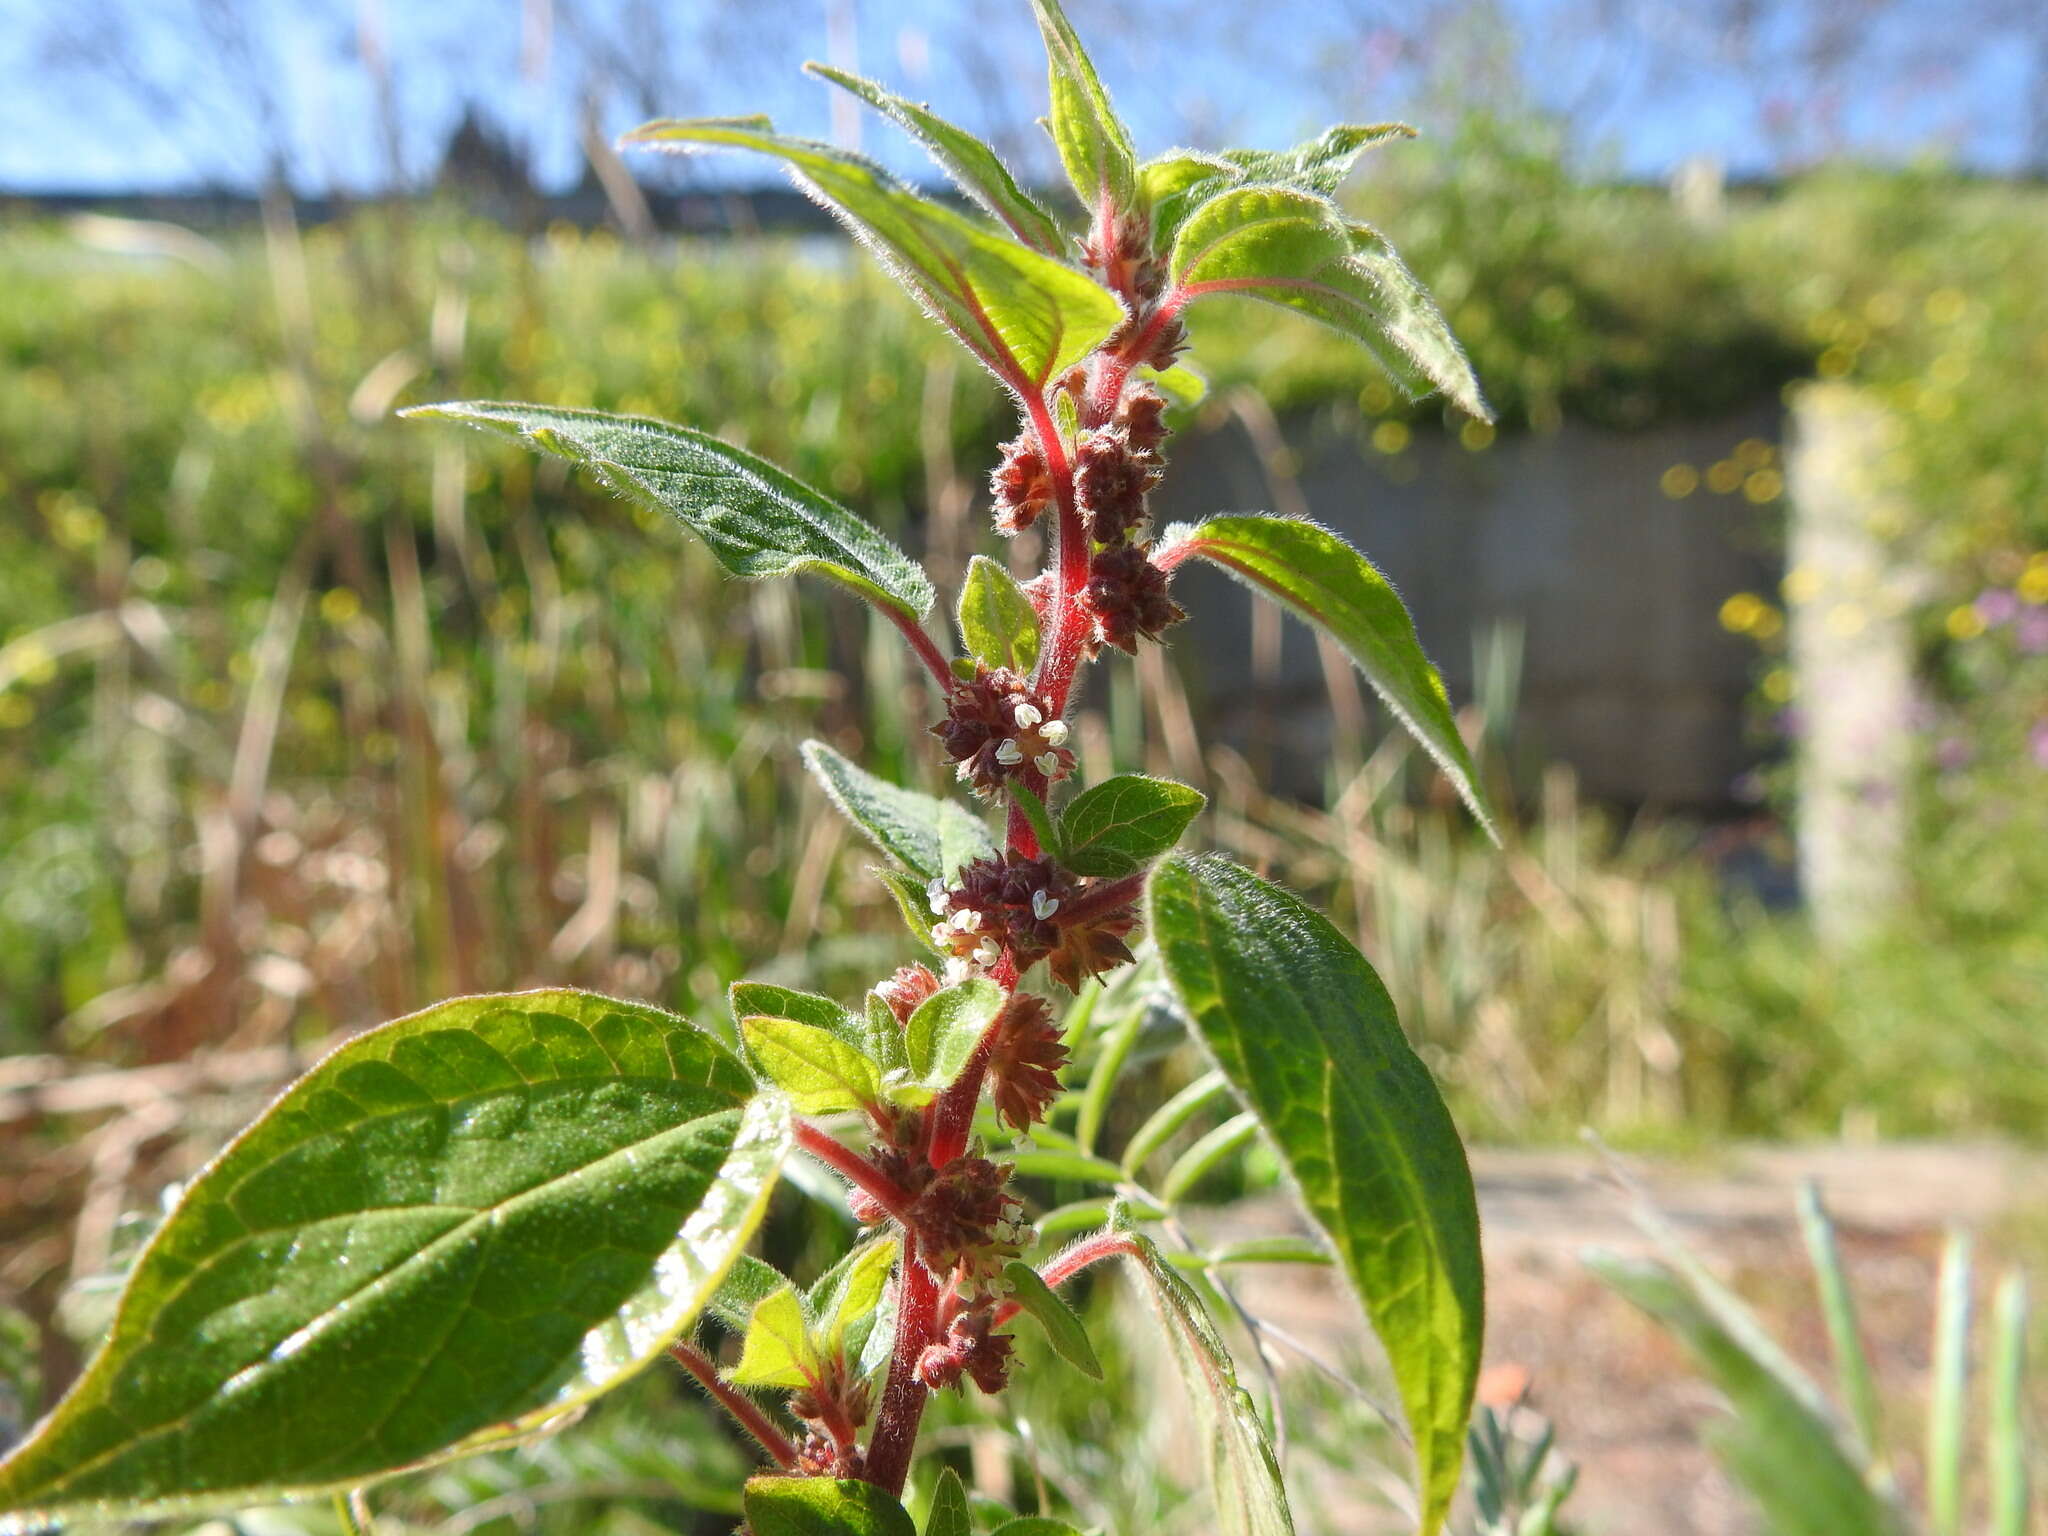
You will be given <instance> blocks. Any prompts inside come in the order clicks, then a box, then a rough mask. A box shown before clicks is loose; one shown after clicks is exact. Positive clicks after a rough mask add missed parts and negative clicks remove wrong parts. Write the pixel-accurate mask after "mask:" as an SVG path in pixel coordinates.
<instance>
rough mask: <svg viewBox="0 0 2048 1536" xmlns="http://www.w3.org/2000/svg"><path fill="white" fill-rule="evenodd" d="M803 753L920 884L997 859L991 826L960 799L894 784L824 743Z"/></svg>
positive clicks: (837, 799) (810, 744)
mask: <svg viewBox="0 0 2048 1536" xmlns="http://www.w3.org/2000/svg"><path fill="white" fill-rule="evenodd" d="M802 750H803V759H804V766H805V767H807V768H809V769H810V770H811V772H812V773H813V774H814V775H815V776H816V777H817V780H818V782H819V783H820V784H821V785H823V786H824V790H825V793H826V794H827V795H828V796H829V797H830V798H831V800H832V803H833V804H834V805H836V806H838V807H839V809H840V811H841V812H842V813H843V814H844V815H845V816H846V819H847V820H849V821H851V822H852V823H853V824H854V825H855V826H857V827H859V828H860V829H861V830H862V831H863V832H865V833H866V834H867V835H868V837H869V838H870V839H871V840H872V841H873V842H874V844H875V846H876V847H877V848H880V849H881V850H882V851H883V852H884V853H886V854H889V855H890V856H891V857H893V858H895V859H897V860H898V861H899V862H901V863H902V865H903V866H904V868H906V869H908V870H909V871H910V872H911V873H912V874H914V875H916V876H917V877H918V878H919V879H920V880H930V879H932V878H933V877H934V876H940V877H943V878H945V879H947V880H950V879H952V878H953V876H954V875H955V874H957V873H958V872H959V869H960V866H961V865H963V864H966V863H969V862H971V861H973V860H975V859H987V858H993V857H994V856H995V851H996V845H995V842H994V840H993V839H992V838H991V837H990V836H989V833H988V828H987V827H985V826H984V825H982V822H981V819H980V818H979V817H977V816H976V815H974V814H973V812H971V811H969V810H968V809H967V808H966V807H965V806H963V805H961V804H960V803H959V802H958V801H956V800H941V799H939V798H937V797H936V796H934V795H927V794H921V793H919V792H918V791H917V790H914V789H904V788H903V787H902V786H900V785H897V784H891V783H890V782H889V781H888V780H887V779H883V778H878V777H876V776H875V775H874V774H872V773H869V772H868V771H867V770H866V769H865V768H862V767H861V766H860V765H859V764H857V763H855V762H853V761H852V760H851V759H849V758H848V757H847V756H846V755H845V754H844V753H841V752H836V751H834V750H833V749H832V748H831V747H828V746H826V745H825V743H823V742H822V741H807V742H805V743H804V744H803V749H802ZM917 894H919V895H921V894H922V893H917Z"/></svg>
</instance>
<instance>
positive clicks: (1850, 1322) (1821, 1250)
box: [1799, 1179, 1884, 1464]
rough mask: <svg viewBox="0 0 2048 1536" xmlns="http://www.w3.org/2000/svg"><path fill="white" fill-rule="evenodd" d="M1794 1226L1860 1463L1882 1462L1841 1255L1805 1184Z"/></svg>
mask: <svg viewBox="0 0 2048 1536" xmlns="http://www.w3.org/2000/svg"><path fill="white" fill-rule="evenodd" d="M1799 1224H1800V1227H1801V1228H1802V1229H1803V1230H1804V1232H1805V1234H1806V1252H1807V1257H1808V1258H1809V1259H1810V1260H1811V1261H1812V1264H1813V1277H1814V1283H1815V1285H1816V1286H1817V1287H1818V1288H1819V1291H1820V1304H1821V1315H1822V1316H1823V1317H1824V1318H1826V1319H1827V1325H1828V1341H1829V1343H1830V1344H1831V1345H1832V1346H1833V1349H1834V1354H1835V1375H1836V1377H1837V1378H1838V1379H1839V1380H1840V1381H1841V1384H1842V1396H1843V1397H1845V1398H1847V1399H1848V1402H1849V1411H1850V1413H1851V1414H1852V1415H1853V1416H1854V1419H1855V1423H1856V1433H1857V1435H1858V1436H1859V1437H1860V1438H1861V1440H1862V1442H1863V1453H1864V1458H1865V1460H1866V1461H1869V1462H1871V1463H1872V1464H1875V1463H1877V1462H1879V1461H1881V1460H1882V1459H1883V1454H1884V1436H1883V1433H1882V1430H1881V1423H1882V1421H1881V1418H1880V1416H1879V1411H1878V1397H1877V1383H1876V1379H1875V1378H1874V1377H1873V1376H1872V1375H1871V1371H1870V1357H1869V1356H1868V1355H1867V1354H1866V1353H1864V1349H1863V1332H1862V1330H1861V1329H1860V1328H1859V1327H1858V1326H1857V1323H1856V1298H1855V1296H1854V1295H1853V1294H1852V1293H1851V1292H1850V1290H1849V1277H1848V1275H1847V1274H1846V1273H1845V1272H1844V1271H1843V1269H1842V1254H1841V1250H1840V1249H1839V1248H1838V1247H1837V1246H1836V1243H1835V1224H1834V1223H1833V1222H1832V1221H1830V1220H1829V1219H1828V1214H1827V1211H1826V1210H1825V1209H1823V1207H1822V1206H1821V1202H1820V1190H1819V1188H1818V1187H1817V1186H1816V1185H1815V1184H1814V1182H1813V1181H1812V1180H1811V1179H1808V1180H1806V1181H1804V1182H1803V1183H1801V1184H1800V1186H1799Z"/></svg>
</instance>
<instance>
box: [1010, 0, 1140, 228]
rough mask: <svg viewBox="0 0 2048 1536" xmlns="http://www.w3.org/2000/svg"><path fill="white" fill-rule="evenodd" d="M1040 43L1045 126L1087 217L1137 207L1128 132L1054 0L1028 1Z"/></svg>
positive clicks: (1134, 165) (1135, 172)
mask: <svg viewBox="0 0 2048 1536" xmlns="http://www.w3.org/2000/svg"><path fill="white" fill-rule="evenodd" d="M1031 9H1032V10H1033V11H1034V12H1035V13H1037V16H1038V31H1039V34H1040V35H1041V36H1042V37H1043V38H1044V39H1045V53H1046V60H1047V66H1048V77H1049V80H1050V84H1051V88H1052V115H1051V116H1050V118H1048V119H1047V126H1048V127H1049V128H1050V129H1051V131H1052V142H1053V145H1054V147H1055V148H1057V149H1058V150H1059V154H1060V164H1061V165H1062V166H1064V167H1065V168H1066V172H1067V180H1068V181H1070V182H1072V183H1073V185H1074V193H1075V195H1076V196H1077V197H1079V198H1080V199H1081V206H1082V207H1084V208H1086V209H1087V210H1088V213H1089V215H1090V217H1096V216H1099V215H1100V214H1102V213H1103V212H1105V211H1106V212H1109V213H1112V214H1113V213H1118V212H1122V211H1123V210H1125V209H1128V208H1133V207H1135V206H1136V204H1137V180H1138V157H1137V154H1136V152H1135V151H1134V150H1132V148H1131V134H1130V130H1129V129H1128V128H1126V127H1124V125H1123V119H1121V118H1119V117H1118V116H1117V115H1116V108H1114V107H1113V106H1111V105H1110V103H1109V92H1107V91H1105V90H1104V89H1103V88H1102V81H1101V80H1100V79H1098V78H1097V77H1096V74H1095V65H1094V63H1093V62H1092V61H1091V60H1090V59H1089V57H1088V51H1087V50H1086V49H1085V48H1083V47H1082V46H1081V39H1080V38H1079V37H1078V36H1076V35H1075V32H1074V28H1073V26H1072V25H1071V24H1070V23H1069V22H1068V21H1067V17H1066V13H1065V12H1064V11H1063V10H1061V9H1060V3H1059V0H1031Z"/></svg>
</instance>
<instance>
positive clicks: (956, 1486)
mask: <svg viewBox="0 0 2048 1536" xmlns="http://www.w3.org/2000/svg"><path fill="white" fill-rule="evenodd" d="M924 1536H974V1519H973V1516H972V1515H971V1514H970V1513H969V1511H968V1508H967V1487H966V1485H965V1484H964V1483H962V1482H961V1481H960V1474H959V1473H958V1472H955V1471H954V1470H953V1469H952V1468H951V1467H946V1468H943V1469H942V1470H941V1471H940V1473H939V1481H938V1486H937V1487H935V1488H933V1489H932V1508H931V1513H930V1514H929V1515H927V1516H926V1517H925V1522H924Z"/></svg>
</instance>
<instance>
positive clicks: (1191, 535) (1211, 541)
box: [1167, 516, 1500, 843]
mask: <svg viewBox="0 0 2048 1536" xmlns="http://www.w3.org/2000/svg"><path fill="white" fill-rule="evenodd" d="M1167 543H1168V545H1169V546H1170V547H1177V548H1180V549H1184V550H1185V551H1186V553H1187V554H1193V555H1200V556H1201V557H1202V558H1204V559H1205V560H1211V561H1214V562H1215V563H1216V564H1217V565H1220V566H1221V567H1223V569H1224V570H1225V571H1227V572H1229V573H1230V574H1231V575H1232V576H1234V577H1236V578H1237V579H1238V580H1239V581H1242V582H1243V583H1244V584H1245V585H1246V586H1248V587H1250V588H1252V589H1253V590H1254V591H1256V592H1261V593H1264V594H1265V595H1266V596H1267V597H1270V598H1272V599H1273V600H1274V601H1275V602H1277V603H1279V604H1280V606H1281V607H1283V608H1285V609H1287V611H1288V612H1290V613H1292V614H1293V615H1294V616H1295V617H1296V618H1298V619H1300V620H1302V622H1304V623H1306V624H1311V625H1313V626H1315V627H1316V628H1317V629H1319V630H1322V631H1323V632H1324V633H1325V634H1327V635H1329V636H1330V638H1331V639H1333V640H1335V641H1336V642H1337V643H1338V644H1339V645H1341V646H1343V647H1344V651H1345V654H1347V655H1348V656H1350V658H1351V663H1352V665H1353V666H1355V667H1357V668H1358V670H1359V671H1360V672H1361V673H1363V674H1364V675H1365V680H1366V682H1368V683H1370V684H1371V685H1372V690H1373V692H1374V693H1376V694H1378V695H1379V697H1380V702H1381V703H1383V704H1385V705H1386V706H1387V708H1388V710H1389V711H1390V712H1392V714H1393V716H1394V718H1395V719H1396V720H1398V721H1400V722H1401V725H1402V726H1403V727H1404V728H1405V729H1406V730H1407V732H1408V734H1409V735H1411V736H1413V737H1414V738H1415V739H1416V740H1417V741H1419V742H1420V743H1421V744H1422V746H1423V749H1424V750H1425V751H1426V752H1428V753H1429V755H1430V756H1431V757H1432V758H1433V759H1435V761H1436V765H1437V767H1438V768H1439V769H1440V770H1441V771H1442V772H1443V775H1444V777H1445V778H1447V779H1449V780H1450V781H1451V784H1452V786H1453V787H1454V788H1455V789H1456V790H1457V791H1458V794H1459V796H1460V797H1461V798H1462V799H1463V800H1464V802H1465V804H1466V805H1467V806H1469V807H1470V808H1471V811H1472V814H1473V815H1474V816H1475V817H1477V818H1478V820H1479V825H1480V826H1481V827H1482V828H1484V829H1485V831H1486V834H1487V835H1488V836H1489V837H1491V838H1493V840H1494V841H1495V842H1496V843H1497V842H1499V841H1500V836H1499V833H1498V832H1497V831H1496V830H1495V828H1494V824H1493V816H1492V813H1491V812H1490V811H1489V810H1488V809H1487V805H1486V797H1485V794H1484V792H1483V791H1482V790H1481V789H1480V786H1479V773H1478V770H1477V769H1476V768H1474V767H1473V765H1472V756H1471V754H1470V753H1469V752H1467V751H1466V749H1465V742H1464V738H1462V737H1461V736H1459V734H1458V725H1457V721H1456V720H1455V719H1453V718H1452V715H1451V700H1450V695H1449V694H1448V693H1446V692H1445V690H1444V681H1443V678H1442V677H1440V676H1439V675H1438V674H1437V670H1436V668H1435V667H1433V666H1431V665H1430V661H1429V658H1428V657H1427V656H1425V655H1424V654H1423V651H1422V642H1421V641H1420V640H1418V639H1417V638H1416V635H1415V621H1414V620H1413V619H1411V618H1410V617H1409V616H1408V609H1407V607H1406V606H1405V605H1404V604H1403V603H1402V602H1401V598H1400V594H1399V593H1397V592H1395V590H1394V588H1393V586H1392V585H1391V584H1390V583H1389V582H1388V581H1387V579H1386V577H1384V576H1382V575H1381V574H1380V573H1379V572H1378V571H1377V570H1375V569H1374V568H1373V565H1372V562H1371V561H1369V560H1367V559H1366V558H1365V556H1363V555H1361V554H1360V553H1359V552H1358V551H1357V550H1355V549H1353V548H1352V547H1351V546H1350V545H1349V544H1347V543H1345V542H1344V540H1342V539H1341V538H1339V537H1338V536H1337V535H1336V534H1334V533H1332V532H1330V530H1329V529H1327V528H1322V527H1318V526H1317V525H1316V524H1314V523H1311V522H1305V521H1303V520H1301V519H1298V518H1285V517H1258V516H1245V517H1212V518H1210V519H1209V520H1208V521H1207V522H1205V523H1199V524H1197V525H1195V526H1194V527H1193V528H1181V529H1177V530H1175V531H1173V532H1172V533H1170V534H1169V536H1168V539H1167Z"/></svg>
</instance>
